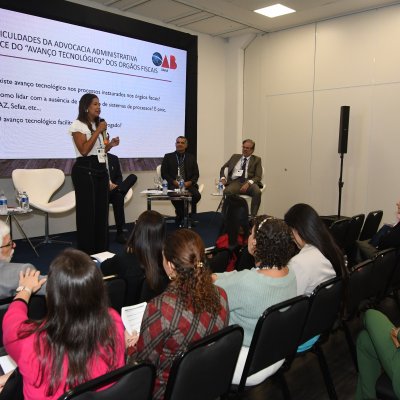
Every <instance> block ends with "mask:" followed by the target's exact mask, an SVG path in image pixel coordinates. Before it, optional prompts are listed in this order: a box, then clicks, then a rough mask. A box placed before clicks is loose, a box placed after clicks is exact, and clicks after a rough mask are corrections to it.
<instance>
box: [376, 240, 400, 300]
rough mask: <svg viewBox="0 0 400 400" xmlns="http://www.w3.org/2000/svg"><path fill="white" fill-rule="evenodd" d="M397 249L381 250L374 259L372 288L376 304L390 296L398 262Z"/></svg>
mask: <svg viewBox="0 0 400 400" xmlns="http://www.w3.org/2000/svg"><path fill="white" fill-rule="evenodd" d="M396 256H397V254H396V249H394V248H391V249H386V250H381V251H380V252H379V253H377V254H376V255H375V257H374V268H373V278H372V286H373V291H374V295H375V303H379V301H380V300H382V299H383V298H384V297H386V296H387V295H389V290H390V282H391V279H392V276H393V273H394V269H395V267H396V262H397V257H396Z"/></svg>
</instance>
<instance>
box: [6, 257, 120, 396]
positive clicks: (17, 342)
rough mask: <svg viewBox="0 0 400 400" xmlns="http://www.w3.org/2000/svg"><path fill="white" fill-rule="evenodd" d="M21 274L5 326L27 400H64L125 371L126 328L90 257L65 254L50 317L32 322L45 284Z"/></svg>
mask: <svg viewBox="0 0 400 400" xmlns="http://www.w3.org/2000/svg"><path fill="white" fill-rule="evenodd" d="M44 281H45V279H40V277H39V271H34V270H31V269H30V268H28V269H27V270H26V271H21V272H20V273H19V287H18V289H17V294H16V296H15V298H14V301H13V302H12V303H11V305H10V307H9V308H8V310H7V312H6V314H5V316H4V320H3V342H4V346H5V349H6V351H7V352H8V354H9V355H10V356H11V357H12V358H13V359H14V360H15V362H16V363H17V365H18V368H19V371H20V373H21V375H22V377H23V393H24V398H25V400H31V399H42V400H45V399H48V400H50V399H58V398H59V396H61V395H62V394H63V393H64V392H65V391H66V390H68V389H69V388H72V387H74V386H76V385H78V384H80V383H83V382H85V381H87V380H89V379H93V378H95V377H97V376H100V375H103V374H105V373H106V372H109V371H111V370H113V369H116V368H119V367H121V366H123V365H124V353H125V345H124V326H123V324H122V321H121V317H120V316H119V315H118V313H117V312H116V311H114V310H112V309H110V308H108V306H107V304H108V299H107V293H106V290H105V286H104V283H103V277H102V275H101V273H100V271H99V270H98V268H97V267H96V266H95V264H94V263H93V261H92V260H91V259H90V257H89V256H88V255H86V254H85V253H83V252H81V251H79V250H75V249H67V250H64V251H63V252H62V253H61V254H60V255H59V256H58V257H56V258H55V259H54V261H53V262H52V263H51V265H50V271H49V275H48V277H47V288H46V296H47V310H48V311H47V316H46V317H45V319H44V320H42V321H32V320H28V316H27V311H28V302H29V299H30V297H31V295H32V293H35V292H36V291H38V290H39V288H40V287H41V286H42V285H43V284H44Z"/></svg>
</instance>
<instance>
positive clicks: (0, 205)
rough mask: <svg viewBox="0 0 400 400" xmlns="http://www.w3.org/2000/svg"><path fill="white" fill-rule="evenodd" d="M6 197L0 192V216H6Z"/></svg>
mask: <svg viewBox="0 0 400 400" xmlns="http://www.w3.org/2000/svg"><path fill="white" fill-rule="evenodd" d="M7 212H8V209H7V197H6V196H5V194H4V192H3V191H1V193H0V214H1V215H7Z"/></svg>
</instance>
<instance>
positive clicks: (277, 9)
mask: <svg viewBox="0 0 400 400" xmlns="http://www.w3.org/2000/svg"><path fill="white" fill-rule="evenodd" d="M254 12H256V13H258V14H262V15H265V16H266V17H269V18H275V17H280V16H281V15H285V14H290V13H294V12H296V10H293V9H292V8H289V7H286V6H283V5H282V4H274V5H273V6H269V7H264V8H259V9H258V10H254Z"/></svg>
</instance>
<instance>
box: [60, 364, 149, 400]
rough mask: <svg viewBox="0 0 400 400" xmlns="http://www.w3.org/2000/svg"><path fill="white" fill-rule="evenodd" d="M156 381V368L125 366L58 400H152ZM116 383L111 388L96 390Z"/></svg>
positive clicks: (85, 384) (84, 384)
mask: <svg viewBox="0 0 400 400" xmlns="http://www.w3.org/2000/svg"><path fill="white" fill-rule="evenodd" d="M154 379H155V367H154V365H152V364H146V363H141V364H137V365H125V366H124V367H122V368H118V369H116V370H114V371H111V372H109V373H107V374H105V375H102V376H99V377H98V378H95V379H92V380H90V381H88V382H85V383H82V384H81V385H78V386H76V387H75V388H73V389H71V390H69V391H68V392H66V393H64V394H63V395H61V396H60V397H59V398H58V400H69V399H76V400H114V399H120V400H123V399H130V398H132V399H135V400H151V398H152V392H153V386H154ZM113 382H115V383H114V384H113V385H112V386H111V387H109V388H107V389H104V390H100V391H98V392H96V391H95V390H97V389H99V388H101V387H103V386H105V385H109V384H111V383H113Z"/></svg>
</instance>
